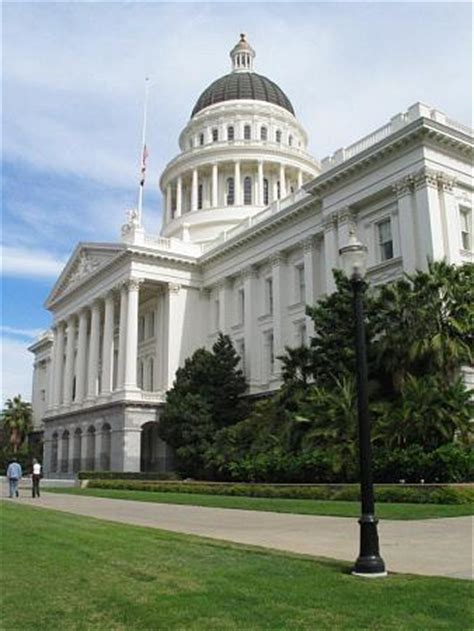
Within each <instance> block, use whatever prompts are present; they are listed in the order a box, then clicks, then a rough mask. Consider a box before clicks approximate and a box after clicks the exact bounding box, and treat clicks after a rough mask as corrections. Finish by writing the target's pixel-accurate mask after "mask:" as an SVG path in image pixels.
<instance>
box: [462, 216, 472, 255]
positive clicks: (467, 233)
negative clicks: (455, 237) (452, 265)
mask: <svg viewBox="0 0 474 631" xmlns="http://www.w3.org/2000/svg"><path fill="white" fill-rule="evenodd" d="M459 216H460V219H461V247H462V249H463V250H470V249H471V247H472V212H471V210H470V208H461V209H460V212H459Z"/></svg>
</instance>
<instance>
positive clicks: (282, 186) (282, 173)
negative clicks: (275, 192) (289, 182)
mask: <svg viewBox="0 0 474 631" xmlns="http://www.w3.org/2000/svg"><path fill="white" fill-rule="evenodd" d="M284 197H286V174H285V165H284V164H280V199H283V198H284Z"/></svg>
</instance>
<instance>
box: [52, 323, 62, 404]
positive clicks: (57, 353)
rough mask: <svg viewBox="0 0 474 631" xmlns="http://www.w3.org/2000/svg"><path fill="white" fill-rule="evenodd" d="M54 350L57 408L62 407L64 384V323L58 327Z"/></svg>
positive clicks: (55, 401)
mask: <svg viewBox="0 0 474 631" xmlns="http://www.w3.org/2000/svg"><path fill="white" fill-rule="evenodd" d="M54 346H55V350H54V368H53V379H54V384H53V406H54V407H55V408H57V407H59V406H60V405H61V394H62V382H63V375H64V366H63V364H64V323H63V322H59V323H58V325H57V327H56V338H55V344H54Z"/></svg>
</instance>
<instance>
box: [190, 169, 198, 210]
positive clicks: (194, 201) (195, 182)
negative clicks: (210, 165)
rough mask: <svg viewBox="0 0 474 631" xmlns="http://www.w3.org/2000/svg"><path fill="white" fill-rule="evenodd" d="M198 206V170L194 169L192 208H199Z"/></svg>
mask: <svg viewBox="0 0 474 631" xmlns="http://www.w3.org/2000/svg"><path fill="white" fill-rule="evenodd" d="M197 207H198V171H197V169H193V178H192V188H191V210H192V211H193V210H197Z"/></svg>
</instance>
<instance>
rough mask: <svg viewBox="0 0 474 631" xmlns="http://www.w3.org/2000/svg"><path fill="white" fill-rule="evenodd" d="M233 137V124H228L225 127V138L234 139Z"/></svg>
mask: <svg viewBox="0 0 474 631" xmlns="http://www.w3.org/2000/svg"><path fill="white" fill-rule="evenodd" d="M234 138H235V132H234V126H233V125H230V126H229V127H227V140H234Z"/></svg>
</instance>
